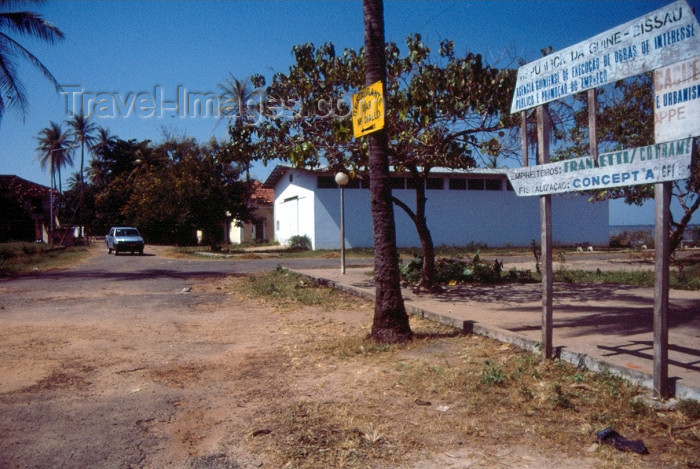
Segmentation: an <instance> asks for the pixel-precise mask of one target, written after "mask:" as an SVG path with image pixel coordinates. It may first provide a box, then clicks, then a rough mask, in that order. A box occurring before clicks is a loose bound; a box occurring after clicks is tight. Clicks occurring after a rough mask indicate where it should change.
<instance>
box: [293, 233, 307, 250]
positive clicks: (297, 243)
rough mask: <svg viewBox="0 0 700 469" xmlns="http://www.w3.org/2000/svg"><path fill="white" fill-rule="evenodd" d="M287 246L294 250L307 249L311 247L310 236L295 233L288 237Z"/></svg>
mask: <svg viewBox="0 0 700 469" xmlns="http://www.w3.org/2000/svg"><path fill="white" fill-rule="evenodd" d="M289 247H290V248H291V249H293V250H295V251H308V250H309V249H311V238H309V237H308V236H306V235H303V236H301V235H296V236H292V237H291V238H289Z"/></svg>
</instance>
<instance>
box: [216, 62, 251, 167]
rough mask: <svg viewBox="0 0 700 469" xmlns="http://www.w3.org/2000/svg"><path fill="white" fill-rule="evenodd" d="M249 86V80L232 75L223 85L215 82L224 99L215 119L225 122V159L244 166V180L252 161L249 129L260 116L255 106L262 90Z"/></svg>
mask: <svg viewBox="0 0 700 469" xmlns="http://www.w3.org/2000/svg"><path fill="white" fill-rule="evenodd" d="M253 85H254V84H251V80H250V79H245V80H239V79H238V78H236V77H235V76H234V75H233V74H230V76H229V78H228V79H227V80H225V81H224V83H219V89H220V90H221V91H222V92H223V94H222V97H223V98H225V99H224V101H223V103H222V105H221V106H220V108H219V114H220V116H219V120H221V119H224V118H227V119H229V125H228V132H229V140H230V142H231V146H230V151H229V156H230V157H231V159H232V160H233V161H235V162H237V163H239V164H243V165H244V167H245V177H246V181H249V180H250V164H251V161H252V158H253V150H252V148H251V146H252V138H253V129H251V128H250V126H251V125H253V124H256V123H257V122H256V121H257V120H258V119H259V118H260V117H262V113H261V112H260V108H259V106H256V98H260V97H261V96H262V90H260V89H259V88H253V87H252V86H253ZM257 103H261V101H257Z"/></svg>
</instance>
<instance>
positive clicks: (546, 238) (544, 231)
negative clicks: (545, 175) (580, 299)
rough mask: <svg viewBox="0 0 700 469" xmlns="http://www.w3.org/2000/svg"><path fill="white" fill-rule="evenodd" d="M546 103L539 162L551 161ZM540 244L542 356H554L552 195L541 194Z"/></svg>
mask: <svg viewBox="0 0 700 469" xmlns="http://www.w3.org/2000/svg"><path fill="white" fill-rule="evenodd" d="M546 114H547V109H546V105H543V106H538V107H537V163H538V164H547V163H549V133H550V132H549V126H550V122H549V116H547V115H546ZM540 224H541V232H540V245H541V246H542V358H543V359H548V358H552V357H553V350H554V347H553V346H552V330H553V325H552V321H553V312H552V297H553V295H554V283H553V278H552V277H553V270H552V196H551V195H549V194H548V195H543V196H540Z"/></svg>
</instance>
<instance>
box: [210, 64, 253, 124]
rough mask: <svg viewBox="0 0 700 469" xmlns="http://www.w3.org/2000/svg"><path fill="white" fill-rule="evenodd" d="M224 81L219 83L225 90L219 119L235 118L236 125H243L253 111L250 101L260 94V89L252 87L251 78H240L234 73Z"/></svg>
mask: <svg viewBox="0 0 700 469" xmlns="http://www.w3.org/2000/svg"><path fill="white" fill-rule="evenodd" d="M229 75H230V76H229V78H228V79H227V80H226V81H224V82H223V83H219V85H218V86H219V89H220V90H221V91H222V92H223V94H222V98H225V99H224V102H223V104H222V105H221V106H219V109H218V111H219V120H218V121H217V123H218V122H220V121H221V120H222V119H224V118H229V119H232V120H233V124H234V125H242V124H243V123H244V122H245V120H246V119H248V118H250V117H251V116H252V115H253V113H252V112H251V111H250V109H249V107H248V102H249V101H250V100H252V99H255V98H256V97H258V96H260V90H257V89H251V84H250V80H248V79H247V78H246V79H244V80H239V79H238V78H236V77H235V76H234V75H233V74H232V73H231V74H229Z"/></svg>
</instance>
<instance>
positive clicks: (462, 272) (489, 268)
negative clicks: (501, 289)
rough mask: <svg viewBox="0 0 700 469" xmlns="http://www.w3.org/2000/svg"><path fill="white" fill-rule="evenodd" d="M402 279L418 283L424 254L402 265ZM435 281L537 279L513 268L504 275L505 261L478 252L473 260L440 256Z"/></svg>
mask: <svg viewBox="0 0 700 469" xmlns="http://www.w3.org/2000/svg"><path fill="white" fill-rule="evenodd" d="M399 268H400V271H401V279H402V280H404V281H406V282H409V283H416V282H418V281H419V280H420V277H421V270H422V269H423V256H422V255H421V254H416V255H415V257H414V258H413V259H411V260H410V261H408V262H407V263H405V264H401V265H400V267H399ZM435 281H436V282H437V283H438V284H450V283H458V282H474V283H499V282H503V281H506V282H517V283H526V282H528V283H529V282H534V281H536V280H535V279H534V278H533V277H532V273H531V272H530V271H529V270H528V271H518V270H516V269H511V270H510V271H509V272H508V275H506V276H503V261H499V260H495V261H494V262H486V261H483V260H481V258H480V257H479V252H477V253H476V254H475V255H474V257H473V258H472V259H471V260H465V259H464V258H455V257H450V258H439V259H436V261H435Z"/></svg>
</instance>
